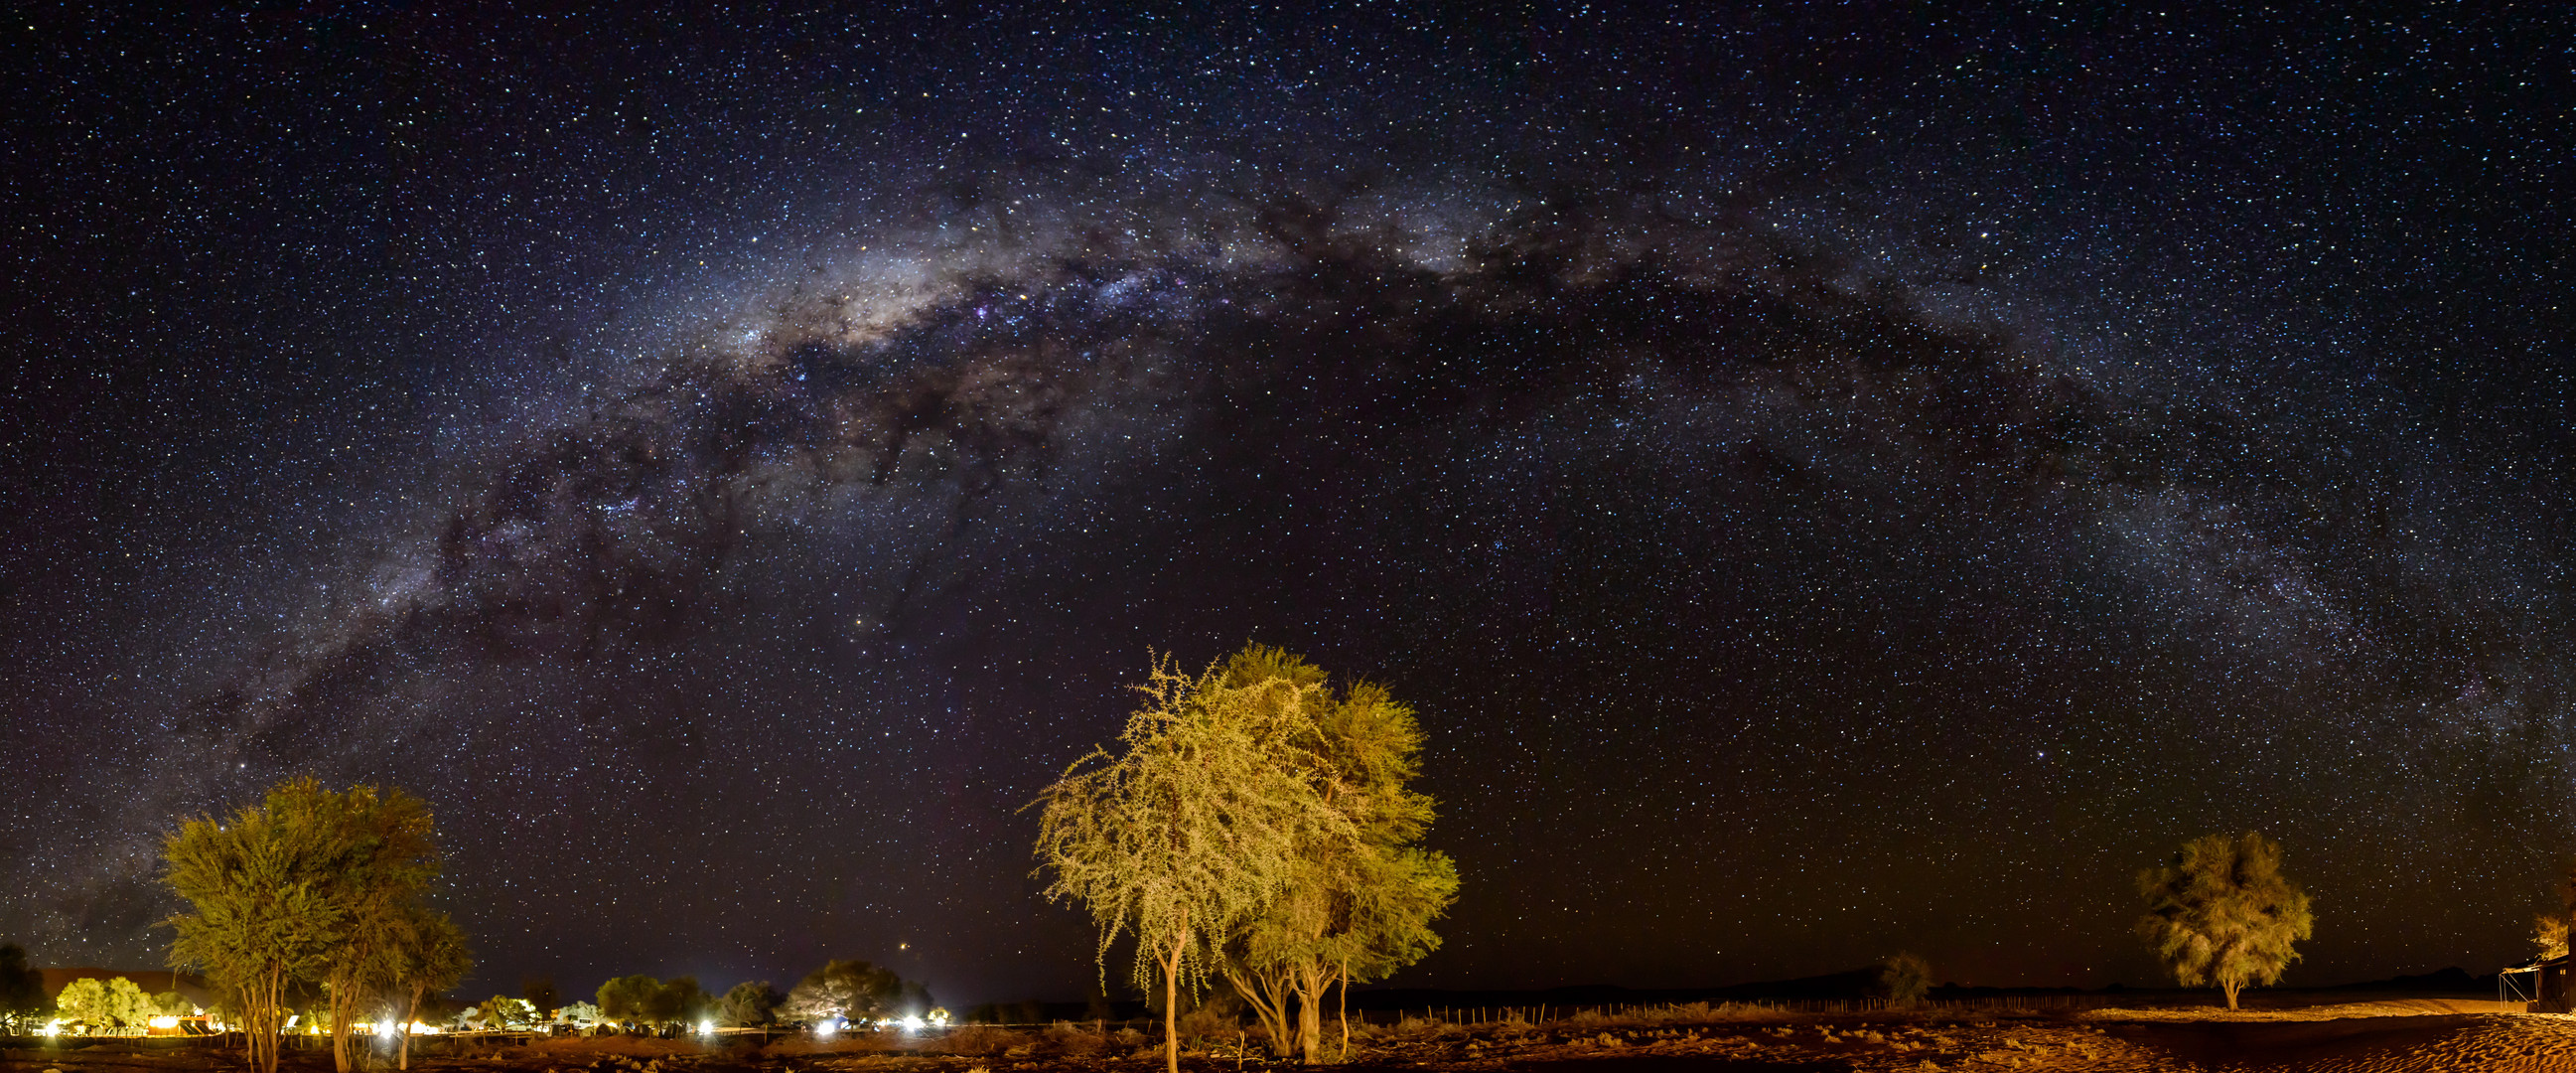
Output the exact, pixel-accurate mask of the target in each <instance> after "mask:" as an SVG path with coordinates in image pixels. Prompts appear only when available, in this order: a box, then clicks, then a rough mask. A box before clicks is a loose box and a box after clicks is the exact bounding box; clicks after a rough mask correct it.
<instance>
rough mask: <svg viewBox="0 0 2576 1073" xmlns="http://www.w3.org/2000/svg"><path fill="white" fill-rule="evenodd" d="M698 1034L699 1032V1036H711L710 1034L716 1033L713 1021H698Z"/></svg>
mask: <svg viewBox="0 0 2576 1073" xmlns="http://www.w3.org/2000/svg"><path fill="white" fill-rule="evenodd" d="M698 1034H699V1035H701V1036H712V1035H715V1034H716V1023H715V1022H713V1021H700V1022H698Z"/></svg>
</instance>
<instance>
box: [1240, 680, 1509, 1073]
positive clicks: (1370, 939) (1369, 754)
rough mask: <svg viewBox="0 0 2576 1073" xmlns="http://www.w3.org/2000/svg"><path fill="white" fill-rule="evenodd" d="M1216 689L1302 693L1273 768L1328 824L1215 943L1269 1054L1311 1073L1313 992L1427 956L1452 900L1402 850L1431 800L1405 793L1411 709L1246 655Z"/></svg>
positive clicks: (1415, 764) (1434, 874)
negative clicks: (1303, 714) (1295, 722)
mask: <svg viewBox="0 0 2576 1073" xmlns="http://www.w3.org/2000/svg"><path fill="white" fill-rule="evenodd" d="M1225 677H1226V681H1227V683H1228V684H1229V685H1235V686H1244V685H1250V684H1253V683H1258V682H1263V681H1273V680H1277V681H1288V682H1294V683H1297V684H1298V685H1299V686H1300V687H1301V688H1304V689H1308V690H1310V692H1308V693H1307V694H1306V700H1307V702H1308V703H1309V704H1310V705H1311V706H1312V711H1313V714H1314V720H1313V722H1314V726H1313V732H1312V733H1311V734H1310V735H1309V736H1307V737H1305V738H1302V739H1300V740H1297V741H1295V742H1293V743H1292V748H1291V749H1290V750H1289V751H1288V752H1286V753H1284V754H1283V755H1281V756H1280V757H1279V762H1280V763H1282V764H1284V765H1286V766H1287V767H1288V768H1289V769H1290V770H1292V771H1293V772H1295V773H1296V774H1297V776H1298V777H1300V778H1302V779H1304V780H1306V782H1307V783H1308V784H1309V785H1310V786H1311V787H1312V788H1313V790H1314V792H1315V795H1316V797H1317V799H1318V801H1319V802H1320V804H1321V805H1322V807H1324V808H1325V809H1327V810H1329V811H1330V812H1332V813H1333V814H1334V815H1335V816H1336V817H1338V818H1339V819H1340V820H1341V825H1340V826H1339V827H1338V828H1334V827H1320V826H1319V827H1317V828H1314V829H1312V830H1310V831H1309V832H1308V833H1307V834H1306V836H1305V837H1303V838H1301V839H1300V840H1299V843H1298V846H1297V852H1296V857H1295V861H1294V863H1293V866H1292V868H1291V870H1290V873H1289V878H1288V881H1287V883H1286V885H1285V886H1284V888H1283V889H1282V890H1281V892H1280V894H1279V896H1278V897H1276V898H1274V899H1272V900H1271V901H1270V902H1269V903H1268V904H1267V905H1266V906H1265V907H1264V908H1263V909H1262V911H1260V912H1258V913H1255V914H1252V915H1250V916H1248V917H1246V918H1244V920H1243V921H1242V922H1241V923H1239V924H1238V925H1237V927H1236V929H1235V932H1234V934H1233V935H1232V936H1231V937H1230V938H1229V939H1228V941H1227V943H1226V948H1225V952H1226V955H1227V960H1226V963H1225V965H1224V971H1225V974H1226V977H1227V979H1228V980H1229V981H1230V982H1232V983H1233V984H1234V987H1235V990H1236V991H1237V992H1239V993H1240V994H1242V995H1243V997H1244V999H1245V1000H1246V1001H1247V1002H1248V1003H1250V1004H1251V1005H1252V1007H1253V1009H1254V1011H1255V1013H1256V1014H1257V1015H1258V1016H1259V1017H1260V1018H1261V1020H1262V1023H1263V1024H1264V1025H1265V1026H1266V1027H1267V1028H1268V1029H1269V1031H1270V1035H1271V1039H1272V1040H1273V1043H1274V1045H1275V1046H1277V1047H1278V1048H1279V1049H1280V1050H1281V1051H1282V1053H1289V1052H1290V1051H1291V1050H1292V1048H1291V1047H1290V1046H1289V1043H1290V1041H1291V1040H1293V1041H1294V1042H1295V1046H1294V1048H1293V1050H1294V1051H1295V1052H1297V1053H1302V1054H1303V1055H1304V1056H1305V1060H1306V1061H1308V1062H1310V1063H1311V1062H1318V1061H1321V1060H1322V1053H1321V1050H1322V1048H1321V1035H1322V1032H1321V1029H1322V1023H1323V1022H1322V1003H1323V996H1324V993H1325V991H1326V990H1327V989H1328V988H1330V987H1331V986H1333V985H1334V984H1337V983H1338V984H1342V985H1344V986H1347V985H1348V984H1349V983H1350V982H1352V981H1355V980H1356V981H1360V982H1366V981H1370V980H1378V979H1383V978H1385V977H1386V976H1387V975H1389V974H1391V973H1393V972H1394V971H1395V970H1397V969H1400V968H1403V967H1404V966H1407V965H1410V964H1413V963H1414V962H1416V961H1420V960H1421V959H1422V958H1423V957H1424V956H1425V955H1428V954H1429V953H1430V952H1431V951H1433V950H1435V949H1438V948H1439V945H1440V937H1439V936H1438V935H1437V934H1436V933H1434V932H1433V931H1432V930H1431V922H1432V921H1433V920H1435V919H1437V918H1438V917H1439V916H1440V914H1441V913H1443V912H1445V911H1446V910H1447V909H1448V906H1449V904H1450V902H1451V901H1453V900H1454V899H1455V898H1456V895H1457V890H1458V873H1457V868H1456V866H1455V865H1454V864H1452V863H1451V862H1450V860H1449V858H1448V856H1447V855H1445V854H1441V853H1437V852H1433V851H1429V850H1425V849H1422V848H1420V847H1418V846H1415V845H1414V844H1413V843H1414V842H1415V841H1417V840H1418V839H1420V838H1421V836H1422V835H1423V833H1424V832H1425V831H1426V830H1427V829H1428V828H1429V826H1430V822H1431V819H1432V801H1431V799H1430V798H1429V797H1428V796H1427V795H1424V794H1422V793H1420V792H1418V791H1415V790H1414V789H1412V788H1411V786H1410V783H1411V781H1412V780H1413V778H1414V777H1415V776H1416V775H1417V774H1419V773H1420V770H1421V760H1420V758H1421V751H1422V730H1421V726H1420V724H1419V723H1417V722H1416V721H1415V719H1414V716H1413V709H1412V708H1410V707H1408V706H1406V705H1404V704H1402V703H1400V702H1398V701H1396V700H1395V699H1394V697H1393V696H1392V695H1390V694H1389V693H1388V692H1387V690H1386V689H1384V688H1383V687H1380V686H1377V685H1374V684H1371V683H1367V682H1360V683H1354V684H1352V685H1351V686H1349V687H1348V688H1346V689H1344V690H1342V691H1341V692H1339V693H1338V694H1337V693H1335V692H1333V691H1332V689H1331V688H1330V687H1329V683H1328V680H1327V676H1326V674H1325V672H1324V671H1323V670H1322V669H1320V668H1317V667H1316V666H1314V665H1313V664H1311V663H1308V662H1307V661H1306V660H1305V659H1304V658H1302V657H1299V656H1296V655H1292V654H1290V653H1288V652H1285V651H1282V650H1280V649H1277V648H1268V647H1263V646H1260V645H1250V646H1246V647H1245V648H1244V649H1243V650H1242V651H1241V652H1238V653H1236V654H1235V655H1234V656H1233V657H1231V658H1230V659H1228V660H1227V661H1226V663H1225ZM1291 999H1293V1000H1294V1007H1295V1008H1294V1010H1293V1011H1292V1010H1291ZM1292 1012H1293V1013H1294V1014H1295V1020H1296V1024H1295V1030H1294V1031H1293V1032H1292V1031H1291V1029H1290V1023H1289V1022H1290V1015H1291V1013H1292Z"/></svg>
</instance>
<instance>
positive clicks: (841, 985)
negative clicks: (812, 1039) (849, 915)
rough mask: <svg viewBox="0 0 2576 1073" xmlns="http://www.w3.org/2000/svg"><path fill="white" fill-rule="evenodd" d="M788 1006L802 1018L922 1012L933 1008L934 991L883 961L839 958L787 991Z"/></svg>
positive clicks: (874, 1016) (860, 1017)
mask: <svg viewBox="0 0 2576 1073" xmlns="http://www.w3.org/2000/svg"><path fill="white" fill-rule="evenodd" d="M786 1009H787V1012H788V1015H789V1016H791V1017H794V1018H796V1019H798V1020H800V1021H820V1020H824V1019H826V1018H834V1017H838V1018H844V1019H847V1020H852V1021H865V1020H873V1019H877V1018H884V1017H896V1016H908V1015H919V1014H922V1013H925V1012H927V1011H928V1010H929V1009H930V991H929V989H927V988H925V987H923V986H921V985H920V984H918V983H914V982H912V981H909V980H906V979H904V978H903V977H901V976H898V975H896V974H895V971H894V970H893V969H889V968H886V967H884V966H882V965H871V964H869V963H867V962H865V961H860V960H857V959H855V958H852V959H839V958H835V959H833V960H831V961H827V962H824V963H823V967H822V968H819V969H816V970H814V971H812V972H809V973H806V974H805V978H804V979H803V980H799V981H797V983H796V986H795V988H793V989H792V990H790V991H788V992H787V998H786Z"/></svg>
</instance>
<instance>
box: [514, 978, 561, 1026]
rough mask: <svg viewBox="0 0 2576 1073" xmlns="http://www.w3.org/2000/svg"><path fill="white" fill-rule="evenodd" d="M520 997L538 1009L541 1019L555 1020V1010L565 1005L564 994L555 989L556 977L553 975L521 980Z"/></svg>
mask: <svg viewBox="0 0 2576 1073" xmlns="http://www.w3.org/2000/svg"><path fill="white" fill-rule="evenodd" d="M519 997H520V998H522V999H525V1000H527V1003H528V1005H529V1006H531V1007H534V1008H535V1009H536V1011H537V1019H538V1020H540V1021H551V1020H553V1019H554V1016H555V1010H556V1009H557V1008H559V1007H561V1006H562V1005H563V1002H562V996H561V995H559V994H557V993H556V991H555V978H554V977H551V976H539V977H535V978H533V979H528V980H522V981H520V982H519Z"/></svg>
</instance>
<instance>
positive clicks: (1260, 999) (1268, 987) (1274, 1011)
mask: <svg viewBox="0 0 2576 1073" xmlns="http://www.w3.org/2000/svg"><path fill="white" fill-rule="evenodd" d="M1225 978H1226V980H1227V981H1228V982H1229V983H1232V984H1233V985H1234V991H1235V993H1236V994H1238V995H1242V996H1243V1001H1244V1002H1246V1003H1248V1004H1250V1005H1251V1006H1252V1014H1253V1016H1255V1017H1258V1018H1260V1019H1261V1031H1262V1034H1263V1035H1266V1036H1269V1037H1270V1050H1271V1053H1273V1054H1276V1055H1278V1056H1279V1057H1281V1058H1286V1057H1288V1056H1289V1055H1290V1054H1291V1053H1292V1052H1291V1051H1290V1050H1289V1043H1288V997H1287V988H1286V987H1285V986H1283V982H1282V981H1281V980H1280V978H1279V977H1278V976H1276V975H1275V974H1273V973H1270V972H1266V971H1262V970H1254V971H1253V972H1252V974H1251V975H1250V976H1246V975H1244V974H1243V973H1241V972H1237V971H1235V970H1233V969H1227V970H1226V973H1225Z"/></svg>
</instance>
